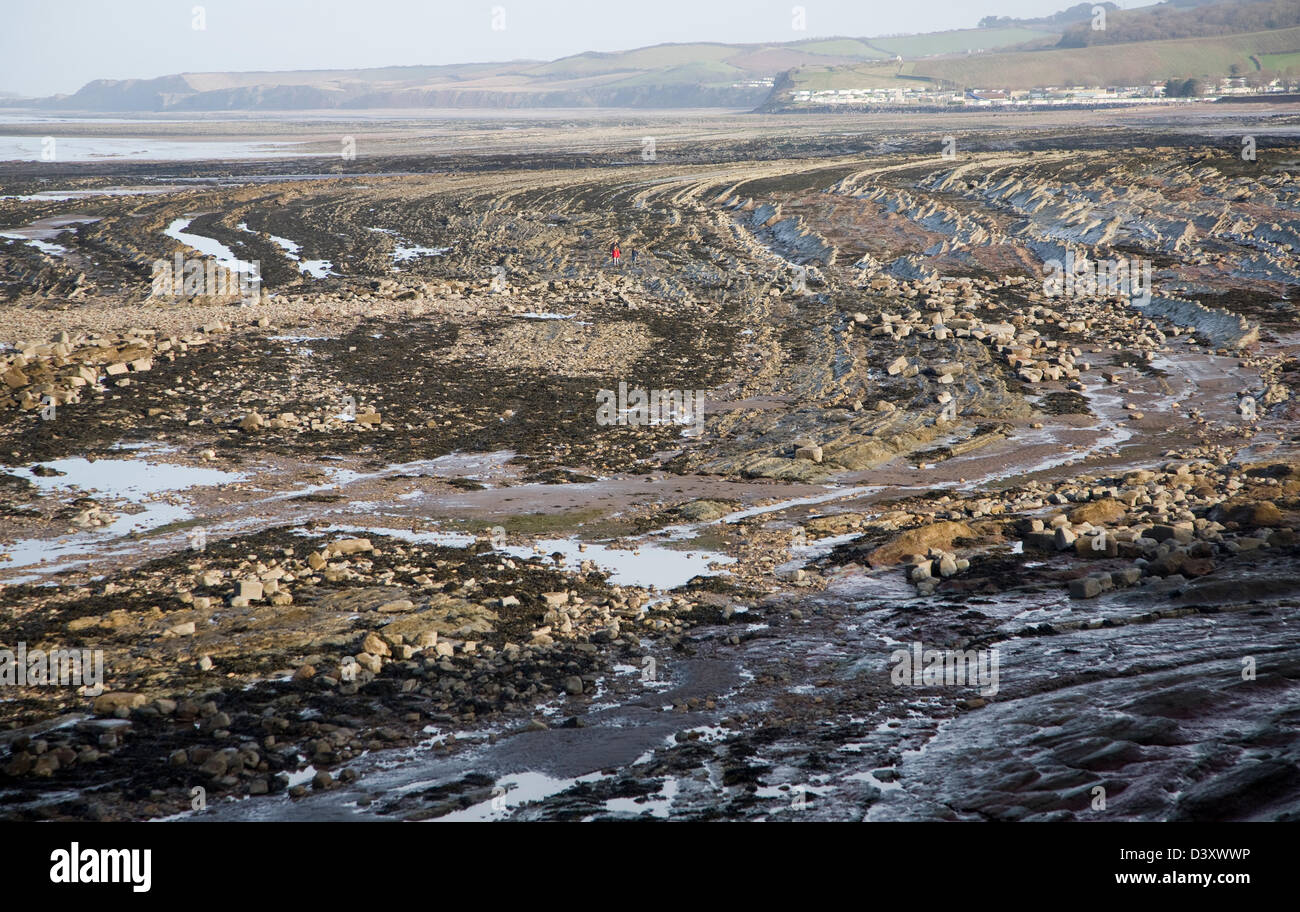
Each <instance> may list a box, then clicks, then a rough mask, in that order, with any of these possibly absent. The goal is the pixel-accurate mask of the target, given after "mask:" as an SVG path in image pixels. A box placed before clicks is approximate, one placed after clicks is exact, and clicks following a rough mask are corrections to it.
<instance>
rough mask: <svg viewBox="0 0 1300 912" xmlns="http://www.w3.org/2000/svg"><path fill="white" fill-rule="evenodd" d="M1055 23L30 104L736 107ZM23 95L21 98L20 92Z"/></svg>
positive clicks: (105, 108) (348, 75)
mask: <svg viewBox="0 0 1300 912" xmlns="http://www.w3.org/2000/svg"><path fill="white" fill-rule="evenodd" d="M1058 38H1059V32H1053V31H1042V30H1035V29H1028V28H1023V27H1010V28H1000V27H999V28H989V29H962V30H956V31H947V32H935V33H932V34H926V35H908V36H896V37H887V38H874V39H873V38H851V37H831V38H812V39H805V40H802V41H791V42H776V43H770V44H725V43H718V42H699V43H689V44H661V45H655V46H652V47H644V48H636V49H633V50H628V51H620V52H617V53H584V54H576V55H573V56H570V57H564V58H560V59H558V60H551V61H534V60H523V61H512V62H506V63H474V64H457V65H448V66H407V67H384V68H377V69H363V70H302V71H293V72H242V73H222V72H207V73H181V74H176V75H171V76H162V77H158V78H154V79H130V80H109V79H100V80H95V81H93V82H90V83H88V84H86V85H85V86H83V87H82V88H81V89H80V90H79V91H77V92H76V93H74V94H72V95H67V96H56V97H53V98H47V99H41V100H39V101H37V102H36V104H37V106H39V107H47V108H57V109H61V110H77V111H93V112H129V111H137V112H143V111H227V110H312V109H364V108H457V107H467V108H469V107H478V108H530V107H632V108H673V107H738V108H752V107H754V106H756V105H758V104H760V103H761V102H763V101H764V100H765V99H767V97H768V95H769V93H770V91H771V85H772V80H773V79H774V78H775V77H776V76H777V75H778V74H780V73H782V72H785V71H788V70H791V69H795V68H798V67H843V66H853V65H858V64H864V63H870V62H872V61H885V60H893V59H894V58H895V57H896V56H902V57H904V58H914V57H915V58H921V57H925V56H928V55H938V54H951V53H963V54H964V53H967V52H971V51H988V50H991V49H997V48H1007V47H1012V46H1018V45H1021V44H1023V43H1024V42H1027V41H1040V42H1041V41H1047V42H1049V43H1055V41H1056V40H1057V39H1058ZM17 103H22V104H25V105H31V104H32V102H31V101H30V100H27V101H23V102H10V104H17Z"/></svg>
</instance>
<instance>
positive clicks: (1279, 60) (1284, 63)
mask: <svg viewBox="0 0 1300 912" xmlns="http://www.w3.org/2000/svg"><path fill="white" fill-rule="evenodd" d="M1259 60H1260V63H1262V64H1263V65H1264V69H1266V70H1277V71H1278V72H1281V71H1283V70H1286V69H1290V68H1292V67H1294V68H1296V69H1298V70H1300V51H1291V52H1290V53H1286V54H1261V55H1260V56H1259Z"/></svg>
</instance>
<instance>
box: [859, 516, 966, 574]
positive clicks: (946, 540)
mask: <svg viewBox="0 0 1300 912" xmlns="http://www.w3.org/2000/svg"><path fill="white" fill-rule="evenodd" d="M974 537H975V531H974V530H973V529H972V528H971V527H970V526H968V525H966V524H965V523H962V522H937V523H934V524H932V525H929V526H921V527H919V528H916V529H908V530H907V531H906V532H904V533H902V534H901V535H899V536H898V537H897V538H895V539H894V540H893V541H891V542H889V543H888V544H885V545H881V546H880V547H879V548H877V549H876V550H874V551H872V552H871V553H870V554H869V555H867V560H868V561H869V562H870V563H871V566H873V567H891V566H893V565H894V564H897V563H900V562H902V561H904V560H906V559H907V558H908V556H910V555H912V554H928V553H929V552H930V549H931V548H939V549H940V550H943V551H951V550H952V547H953V542H954V541H956V540H957V539H959V538H974Z"/></svg>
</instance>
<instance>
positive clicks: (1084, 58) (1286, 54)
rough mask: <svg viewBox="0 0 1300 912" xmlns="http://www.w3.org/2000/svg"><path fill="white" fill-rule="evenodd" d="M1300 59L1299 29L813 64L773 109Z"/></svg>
mask: <svg viewBox="0 0 1300 912" xmlns="http://www.w3.org/2000/svg"><path fill="white" fill-rule="evenodd" d="M1297 63H1300V28H1287V29H1276V30H1271V31H1264V32H1254V33H1250V34H1244V35H1230V36H1224V37H1209V38H1189V39H1175V40H1168V41H1148V42H1142V43H1141V44H1140V45H1138V46H1136V47H1135V45H1134V44H1131V43H1129V44H1113V45H1098V46H1094V47H1087V48H1058V49H1046V50H1020V51H1010V52H1001V53H992V54H979V55H962V56H947V57H935V58H930V59H925V60H915V61H905V62H904V63H902V64H901V65H899V64H897V63H888V64H866V65H855V66H847V67H811V68H804V69H801V70H796V71H793V72H791V73H790V74H788V77H787V78H785V79H783V80H782V83H781V85H782V89H781V91H779V92H775V93H774V94H773V97H772V98H771V99H770V100H769V103H768V105H767V107H768V108H769V109H778V108H780V107H782V106H784V105H786V104H787V103H788V102H789V101H790V100H791V97H792V96H793V94H794V93H795V92H797V91H800V90H813V91H816V90H826V89H859V88H870V89H876V88H884V89H889V88H897V87H902V86H915V85H917V84H918V82H919V83H921V84H930V85H934V86H936V87H939V86H944V87H949V88H957V89H963V88H977V87H983V88H989V87H997V88H1006V89H1032V88H1035V87H1041V86H1068V85H1102V86H1126V85H1146V84H1150V83H1152V82H1155V81H1163V80H1166V79H1170V78H1178V77H1184V78H1186V77H1198V78H1201V79H1218V78H1221V77H1224V76H1228V75H1235V74H1238V73H1240V74H1250V73H1252V72H1258V71H1260V70H1261V69H1272V70H1279V71H1281V70H1284V69H1285V68H1286V67H1287V66H1295V65H1296V64H1297Z"/></svg>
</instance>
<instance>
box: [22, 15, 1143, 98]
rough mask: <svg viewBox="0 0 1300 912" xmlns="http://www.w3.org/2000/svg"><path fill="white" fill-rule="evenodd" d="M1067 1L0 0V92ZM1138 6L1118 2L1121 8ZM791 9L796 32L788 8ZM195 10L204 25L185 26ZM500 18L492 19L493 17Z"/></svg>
mask: <svg viewBox="0 0 1300 912" xmlns="http://www.w3.org/2000/svg"><path fill="white" fill-rule="evenodd" d="M1074 2H1077V0H912V2H907V0H793V2H792V0H776V2H774V0H649V2H645V0H486V2H481V0H197V2H196V0H0V91H4V92H14V93H18V94H21V95H49V94H54V93H56V92H74V91H76V90H77V89H79V88H80V87H81V86H82V85H84V84H85V83H87V82H89V81H90V80H91V79H98V78H107V79H128V78H136V77H151V76H163V75H167V74H170V73H182V72H195V71H204V70H297V69H322V68H330V69H332V68H350V67H373V66H386V65H391V64H439V63H468V62H473V61H490V60H511V59H518V58H535V59H551V58H555V57H563V56H566V55H568V54H576V53H580V52H582V51H616V50H624V49H627V48H634V47H641V46H643V45H647V44H657V43H659V42H663V41H701V40H711V41H738V42H751V41H790V40H795V39H799V38H812V37H817V36H824V35H855V36H879V35H887V34H893V33H899V32H931V31H937V30H939V29H946V28H972V27H974V26H975V24H976V23H977V22H978V21H979V20H980V19H981V18H983V17H984V16H986V15H999V16H1041V15H1045V14H1048V13H1053V12H1056V11H1057V10H1060V9H1063V8H1065V7H1068V6H1071V5H1073V3H1074ZM1146 2H1149V0H1119V3H1118V5H1119V6H1121V7H1125V8H1130V7H1133V6H1140V5H1145V3H1146ZM796 6H802V7H803V8H804V10H805V21H806V26H807V28H806V30H805V31H795V30H794V28H793V27H792V23H793V16H792V10H793V8H794V7H796ZM198 9H202V16H203V19H204V20H205V22H204V23H203V24H204V25H205V28H203V29H198V28H195V25H196V24H197V23H196V21H195V20H196V11H197V10H198ZM496 9H500V10H504V19H503V20H502V19H501V18H500V17H497V20H496V24H497V25H501V24H504V26H505V27H504V28H493V24H494V22H493V19H494V10H496Z"/></svg>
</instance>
